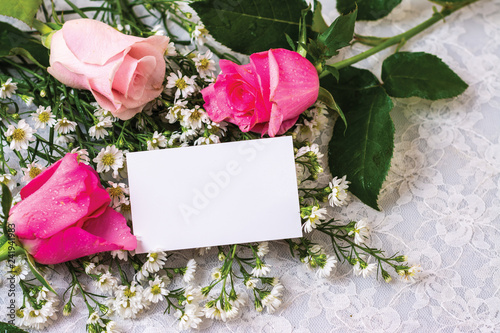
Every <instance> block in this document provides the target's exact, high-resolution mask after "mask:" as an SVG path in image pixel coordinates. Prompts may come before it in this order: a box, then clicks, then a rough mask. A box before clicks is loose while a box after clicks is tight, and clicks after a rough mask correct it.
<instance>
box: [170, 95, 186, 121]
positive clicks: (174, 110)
mask: <svg viewBox="0 0 500 333" xmlns="http://www.w3.org/2000/svg"><path fill="white" fill-rule="evenodd" d="M187 103H188V102H187V101H186V100H183V99H179V100H177V101H176V102H175V103H174V105H172V106H170V107H169V108H168V113H167V115H166V116H165V118H166V119H167V120H168V122H169V123H170V124H173V123H175V122H176V121H182V120H183V116H182V110H184V109H185V108H186V105H187Z"/></svg>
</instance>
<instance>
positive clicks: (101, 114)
mask: <svg viewBox="0 0 500 333" xmlns="http://www.w3.org/2000/svg"><path fill="white" fill-rule="evenodd" d="M90 105H92V106H93V107H95V110H94V116H95V117H96V118H97V119H99V120H101V119H105V118H109V119H110V120H111V121H112V122H114V121H116V119H117V118H116V117H115V116H113V114H112V113H111V111H109V110H105V109H103V108H102V107H101V106H100V105H99V104H97V102H94V103H90Z"/></svg>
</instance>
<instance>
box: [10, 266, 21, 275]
mask: <svg viewBox="0 0 500 333" xmlns="http://www.w3.org/2000/svg"><path fill="white" fill-rule="evenodd" d="M21 272H22V268H21V266H16V267H14V268H12V270H11V271H10V273H11V274H12V275H16V276H17V275H21Z"/></svg>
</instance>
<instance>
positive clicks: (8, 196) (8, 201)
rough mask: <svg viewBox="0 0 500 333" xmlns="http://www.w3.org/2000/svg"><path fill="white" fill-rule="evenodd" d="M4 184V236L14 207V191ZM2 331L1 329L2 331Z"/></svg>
mask: <svg viewBox="0 0 500 333" xmlns="http://www.w3.org/2000/svg"><path fill="white" fill-rule="evenodd" d="M1 186H2V219H3V221H1V223H2V233H3V235H4V236H6V237H7V236H8V235H9V233H8V232H7V220H8V219H9V212H10V207H12V193H10V189H9V187H8V186H7V185H5V184H4V183H1ZM0 332H1V331H0Z"/></svg>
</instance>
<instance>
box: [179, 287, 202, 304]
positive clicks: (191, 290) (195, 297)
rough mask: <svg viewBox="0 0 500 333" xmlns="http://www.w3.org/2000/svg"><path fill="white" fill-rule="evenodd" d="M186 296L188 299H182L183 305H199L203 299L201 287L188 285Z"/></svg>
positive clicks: (185, 291)
mask: <svg viewBox="0 0 500 333" xmlns="http://www.w3.org/2000/svg"><path fill="white" fill-rule="evenodd" d="M184 297H185V298H186V299H185V300H184V301H182V305H184V306H185V307H186V308H188V307H197V306H198V304H199V303H200V302H201V301H202V300H203V294H202V293H201V288H200V287H193V286H187V287H186V289H185V290H184Z"/></svg>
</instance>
